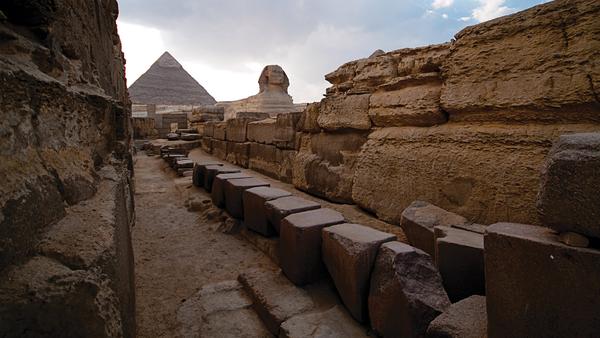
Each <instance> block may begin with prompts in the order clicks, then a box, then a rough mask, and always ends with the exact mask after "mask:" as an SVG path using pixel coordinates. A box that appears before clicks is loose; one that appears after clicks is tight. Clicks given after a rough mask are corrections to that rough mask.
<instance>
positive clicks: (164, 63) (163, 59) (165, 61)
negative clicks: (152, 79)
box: [156, 51, 182, 68]
mask: <svg viewBox="0 0 600 338" xmlns="http://www.w3.org/2000/svg"><path fill="white" fill-rule="evenodd" d="M156 63H157V64H158V65H159V66H160V67H167V68H182V66H181V64H180V63H179V62H178V61H177V60H176V59H175V58H174V57H173V55H171V53H169V52H168V51H165V52H164V53H163V54H162V55H161V56H160V57H159V58H158V60H156Z"/></svg>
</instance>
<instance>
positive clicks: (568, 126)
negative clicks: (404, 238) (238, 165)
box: [295, 1, 600, 224]
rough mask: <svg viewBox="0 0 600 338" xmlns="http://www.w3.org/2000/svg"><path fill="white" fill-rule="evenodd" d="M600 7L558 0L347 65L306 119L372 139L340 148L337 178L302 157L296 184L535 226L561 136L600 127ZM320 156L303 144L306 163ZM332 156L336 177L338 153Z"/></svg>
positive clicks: (377, 204)
mask: <svg viewBox="0 0 600 338" xmlns="http://www.w3.org/2000/svg"><path fill="white" fill-rule="evenodd" d="M599 13H600V6H598V3H597V2H594V1H555V2H552V3H549V4H545V5H541V6H537V7H534V8H532V9H529V10H526V11H523V12H520V13H517V14H514V15H511V16H508V17H503V18H499V19H496V20H492V21H490V22H487V23H483V24H480V25H476V26H472V27H468V28H466V29H464V30H463V31H461V32H460V33H458V34H457V35H456V40H455V41H453V42H451V43H448V44H442V45H435V46H429V47H424V48H416V49H402V50H397V51H392V52H389V53H385V54H382V55H377V56H374V57H370V58H368V59H362V60H358V61H353V62H349V63H347V64H345V65H343V66H341V67H340V68H339V69H338V70H336V71H335V72H333V73H331V74H328V75H327V76H326V79H327V80H328V81H330V82H331V83H332V84H333V86H332V87H331V88H329V89H328V90H327V97H326V98H325V99H324V100H322V101H321V103H320V106H319V105H314V106H313V107H312V108H309V109H307V110H306V111H305V116H304V118H303V119H304V120H303V121H304V125H305V126H307V127H306V128H307V131H310V132H312V133H315V132H316V131H317V130H318V128H317V126H318V127H320V130H321V133H324V134H326V135H332V136H333V135H336V134H337V133H339V132H340V131H344V132H346V133H357V132H359V131H362V132H364V133H368V134H369V136H368V141H366V142H365V143H364V144H363V145H362V147H361V149H360V153H359V154H354V153H352V152H351V151H350V152H348V151H342V150H340V151H339V154H340V156H342V157H344V161H343V164H342V168H343V169H340V167H337V168H336V169H337V170H338V171H339V172H344V171H345V172H347V173H348V174H347V175H345V176H344V175H339V177H340V178H341V179H340V180H331V181H330V182H327V181H324V180H320V179H319V177H325V175H324V174H314V173H313V174H310V173H307V171H306V168H307V166H304V167H302V166H300V169H301V168H305V169H304V171H302V170H299V171H297V173H299V175H298V176H299V178H298V180H295V184H296V185H297V186H299V187H301V188H302V187H306V186H307V185H308V184H307V183H306V181H314V184H313V186H314V187H315V188H316V189H318V190H319V191H318V192H315V193H317V194H320V195H323V196H325V197H328V198H330V199H334V200H336V199H339V197H340V196H343V197H344V198H343V200H347V201H353V202H355V203H357V204H359V205H360V206H361V207H363V208H365V209H368V210H371V211H372V212H374V213H376V214H377V215H378V216H379V217H381V218H382V219H384V220H387V221H391V222H398V221H399V218H400V213H401V211H402V210H403V209H404V208H406V207H407V206H408V205H409V204H410V203H411V202H412V201H414V200H426V201H429V202H431V203H433V204H435V205H439V206H440V207H443V208H445V209H448V210H450V211H453V212H457V213H460V214H462V215H465V216H466V217H467V218H469V219H470V220H472V221H475V222H480V223H486V224H489V223H493V222H496V221H500V220H502V221H511V222H521V223H533V224H538V220H537V215H536V211H535V197H536V194H537V191H538V187H539V179H540V178H539V175H540V170H541V168H542V165H543V162H544V158H545V156H546V154H547V153H548V151H549V149H550V147H551V145H552V142H553V141H555V140H556V139H557V138H558V136H559V135H561V134H565V133H573V132H582V131H593V130H596V131H597V130H599V129H600V101H599V100H598V90H597V88H598V81H599V80H598V79H599V78H600V67H599V66H598V64H597V62H595V61H594V60H597V59H598V57H599V53H600V48H599V47H600V45H599V42H598V41H599V38H600V26H598V25H597V24H595V23H594V20H595V18H596V17H597V16H598V14H599ZM315 121H316V124H315ZM315 135H318V134H311V136H310V138H311V139H314V138H315ZM344 140H345V141H347V140H349V139H348V138H344ZM313 148H314V147H313ZM327 148H328V149H331V150H335V149H337V147H336V146H335V145H331V143H328V146H327ZM311 157H314V155H313V154H311V153H310V152H309V151H305V150H304V148H301V149H300V153H299V156H298V157H297V161H300V162H302V161H303V158H311ZM319 157H320V158H321V159H323V160H326V157H323V156H319ZM347 157H349V158H353V159H354V160H346V158H347ZM326 163H327V166H328V168H329V170H328V171H327V172H326V173H327V174H328V175H327V177H332V176H333V177H335V172H334V170H331V168H332V167H335V166H332V165H333V163H335V162H332V161H331V160H329V161H326ZM321 167H322V166H321ZM321 170H324V169H321ZM295 175H296V171H295ZM344 177H345V178H344ZM344 185H345V186H347V187H348V188H345V189H343V190H344V192H343V193H341V194H340V193H339V189H340V187H341V186H344ZM309 191H310V190H309ZM348 191H351V194H350V195H349V194H348Z"/></svg>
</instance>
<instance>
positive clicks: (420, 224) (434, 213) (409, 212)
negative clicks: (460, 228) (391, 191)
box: [400, 201, 468, 257]
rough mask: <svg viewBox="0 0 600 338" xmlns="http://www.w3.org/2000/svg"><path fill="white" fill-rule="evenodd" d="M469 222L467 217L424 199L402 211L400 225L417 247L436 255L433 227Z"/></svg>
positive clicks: (411, 242) (432, 255) (412, 243)
mask: <svg viewBox="0 0 600 338" xmlns="http://www.w3.org/2000/svg"><path fill="white" fill-rule="evenodd" d="M465 223H468V221H467V219H466V218H464V217H462V216H460V215H457V214H455V213H452V212H449V211H446V210H444V209H442V208H438V207H436V206H435V205H433V204H431V203H427V202H423V201H414V202H413V203H411V205H409V206H408V208H406V209H404V211H403V212H402V218H401V219H400V226H401V227H402V230H404V233H405V234H406V237H407V238H408V241H409V242H410V244H411V245H412V246H414V247H415V248H418V249H421V250H423V251H425V252H427V253H428V254H429V255H430V256H431V257H435V239H434V234H433V228H434V227H436V226H438V225H442V226H452V225H455V224H465Z"/></svg>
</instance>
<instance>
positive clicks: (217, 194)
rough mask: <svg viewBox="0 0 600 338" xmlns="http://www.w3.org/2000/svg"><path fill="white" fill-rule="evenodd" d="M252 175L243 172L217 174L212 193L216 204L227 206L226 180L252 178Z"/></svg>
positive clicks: (220, 206)
mask: <svg viewBox="0 0 600 338" xmlns="http://www.w3.org/2000/svg"><path fill="white" fill-rule="evenodd" d="M251 177H252V176H250V175H248V174H243V173H232V174H219V175H217V176H215V179H214V180H213V185H212V191H211V193H210V195H211V199H212V202H213V204H214V205H216V206H217V207H219V208H223V207H225V181H227V180H232V179H240V178H251Z"/></svg>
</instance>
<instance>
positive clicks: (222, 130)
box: [212, 122, 227, 141]
mask: <svg viewBox="0 0 600 338" xmlns="http://www.w3.org/2000/svg"><path fill="white" fill-rule="evenodd" d="M212 137H213V138H215V139H217V140H220V141H225V140H226V139H227V122H217V123H215V124H214V126H213V136H212Z"/></svg>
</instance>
